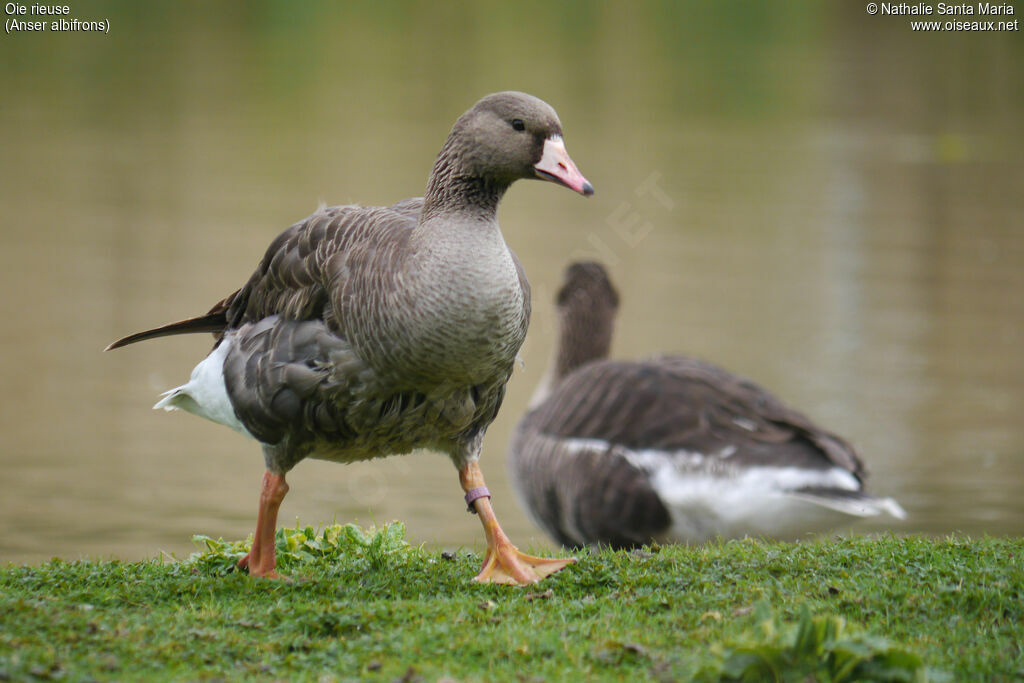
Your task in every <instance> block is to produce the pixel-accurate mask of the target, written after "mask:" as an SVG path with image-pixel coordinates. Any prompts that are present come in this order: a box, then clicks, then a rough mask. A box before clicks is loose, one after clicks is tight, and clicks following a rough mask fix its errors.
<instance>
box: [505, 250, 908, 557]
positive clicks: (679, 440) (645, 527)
mask: <svg viewBox="0 0 1024 683" xmlns="http://www.w3.org/2000/svg"><path fill="white" fill-rule="evenodd" d="M556 303H557V309H558V318H559V340H558V344H557V348H556V350H555V355H554V360H553V362H552V363H551V364H550V366H549V368H548V371H547V374H546V376H545V378H544V379H543V380H542V381H541V383H540V385H539V386H538V388H537V390H536V392H535V395H534V398H533V399H532V401H531V407H530V409H529V411H528V412H527V414H526V415H525V416H523V418H522V419H521V420H520V421H519V422H518V424H517V425H516V428H515V429H514V431H513V435H512V438H511V440H510V445H509V450H508V461H507V465H508V469H509V473H510V476H511V480H512V484H513V489H514V490H515V492H516V495H517V497H518V498H519V502H520V504H521V505H522V506H523V508H524V509H525V510H526V512H527V513H528V514H529V515H530V516H531V517H532V518H533V519H534V521H535V522H536V523H537V524H538V525H539V526H540V527H542V528H543V529H545V530H546V531H547V533H548V534H549V535H550V536H551V537H552V538H553V539H554V540H555V541H556V542H558V543H560V544H562V545H564V546H570V547H580V546H596V545H604V546H611V547H614V548H632V547H638V546H640V545H643V544H647V543H651V542H657V543H688V544H697V543H703V542H705V541H707V540H709V539H712V538H716V537H721V538H723V539H732V538H742V537H745V536H764V537H771V538H776V539H780V540H794V539H798V538H800V537H801V536H804V535H806V534H809V533H814V532H820V531H825V530H827V529H829V528H831V527H833V526H834V525H837V524H840V523H842V522H844V521H846V520H852V519H855V518H858V517H868V516H873V515H879V514H882V513H888V514H890V515H892V516H893V517H896V518H898V519H903V518H905V516H906V513H905V512H904V511H903V508H902V507H900V505H899V504H898V503H897V502H896V501H895V500H893V499H891V498H874V497H872V496H870V495H868V494H867V493H865V491H864V483H863V482H864V478H865V469H864V465H863V463H862V462H861V460H860V458H859V457H858V456H857V453H856V451H854V449H853V448H852V447H851V446H850V444H848V443H847V442H846V441H844V440H843V439H841V438H840V437H838V436H836V435H834V434H832V433H830V432H827V431H825V430H823V429H821V428H820V427H818V426H816V425H815V424H814V423H812V422H811V421H810V420H809V419H808V418H806V417H805V416H804V415H802V414H800V413H799V412H796V411H795V410H793V409H791V408H789V407H787V406H786V405H785V404H784V403H782V401H780V400H779V399H777V398H776V397H775V396H773V395H772V394H770V393H768V392H767V391H766V390H764V389H762V388H761V387H760V386H758V385H757V384H754V383H753V382H751V381H750V380H747V379H744V378H742V377H737V376H736V375H733V374H732V373H729V372H727V371H726V370H723V369H721V368H719V367H716V366H714V365H712V364H710V363H707V362H704V361H701V360H696V359H693V358H688V357H684V356H678V355H676V356H670V355H665V356H660V357H655V358H652V359H649V360H643V361H635V362H634V361H622V360H609V359H608V352H609V348H610V346H611V341H612V332H613V327H614V324H615V315H616V312H617V310H618V305H619V297H618V293H617V292H616V290H615V288H614V286H613V285H612V283H611V281H610V280H609V278H608V274H607V272H606V271H605V269H604V267H603V266H602V265H600V264H598V263H592V262H587V263H574V264H572V265H570V266H569V267H568V268H567V270H566V272H565V278H564V282H563V284H562V286H561V288H560V290H559V292H558V295H557V299H556Z"/></svg>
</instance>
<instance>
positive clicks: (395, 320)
mask: <svg viewBox="0 0 1024 683" xmlns="http://www.w3.org/2000/svg"><path fill="white" fill-rule="evenodd" d="M515 121H519V122H522V125H523V128H524V129H523V130H520V129H519V128H518V125H519V124H516V125H515V126H513V125H511V124H512V122H515ZM561 132H562V131H561V125H560V123H559V121H558V118H557V116H556V115H555V112H554V110H553V109H551V107H549V106H548V105H547V104H546V103H544V102H542V101H541V100H539V99H537V98H534V97H532V96H529V95H525V94H523V93H512V92H509V93H498V94H495V95H491V96H488V97H485V98H484V99H482V100H481V101H480V102H478V103H477V104H476V106H474V107H473V108H472V109H470V110H469V111H468V112H466V113H465V114H464V115H463V116H462V117H460V118H459V120H458V121H457V122H456V123H455V125H454V127H453V128H452V131H451V133H450V135H449V137H448V140H447V142H446V143H445V145H444V147H443V149H442V150H441V152H440V153H439V155H438V157H437V161H436V163H435V164H434V168H433V170H432V172H431V175H430V179H429V182H428V185H427V192H426V195H425V197H424V198H423V199H410V200H405V201H403V202H400V203H398V204H395V205H394V206H391V207H361V206H338V207H330V208H325V209H322V210H319V211H317V212H316V213H314V214H313V215H311V216H309V217H308V218H306V219H305V220H303V221H300V222H298V223H296V224H295V225H293V226H292V227H290V228H288V229H287V230H285V231H284V232H283V233H281V235H279V236H278V237H277V238H276V239H275V240H274V241H273V242H272V243H271V245H270V246H269V248H268V249H267V251H266V254H265V255H264V257H263V259H262V261H261V262H260V264H259V266H258V268H257V269H256V271H255V272H254V273H253V274H252V276H251V277H250V278H249V281H248V282H247V283H246V284H245V285H244V286H243V287H241V288H240V289H239V290H238V291H237V292H235V293H234V294H232V295H230V296H228V297H227V298H225V299H224V300H222V301H221V302H219V303H218V304H217V305H215V306H214V307H213V308H212V309H211V310H210V311H209V312H208V313H207V314H206V315H203V316H199V317H198V318H194V319H190V320H186V321H182V322H180V323H172V324H171V325H166V326H163V327H161V328H156V329H154V330H149V331H146V332H142V333H138V334H135V335H131V336H129V337H125V338H124V339H122V340H119V341H118V342H115V343H114V344H111V346H110V347H109V348H117V347H119V346H124V345H125V344H129V343H133V342H136V341H141V340H143V339H150V338H154V337H158V336H164V335H168V334H178V333H185V332H214V333H215V334H216V335H217V343H218V344H230V349H229V350H228V351H227V353H226V356H225V358H224V360H223V379H224V384H225V387H226V391H227V395H228V397H229V398H230V403H231V408H232V409H233V412H234V415H235V416H236V417H237V419H238V421H240V423H241V425H242V427H244V430H245V431H247V432H248V433H250V434H251V435H252V436H254V437H255V438H256V439H258V440H259V441H260V442H261V443H262V444H263V445H264V450H265V454H266V460H267V467H268V470H270V471H271V472H278V473H283V472H286V471H287V470H288V469H290V468H291V467H293V466H294V465H295V464H296V463H297V462H298V461H300V460H301V459H303V458H304V457H316V458H324V459H329V460H337V461H344V462H349V461H354V460H362V459H366V458H371V457H377V456H384V455H389V454H397V453H407V452H409V451H410V450H412V449H414V448H418V447H425V448H432V449H437V450H441V451H443V452H446V453H448V454H450V455H451V456H452V458H453V460H454V461H455V463H456V465H461V464H462V463H464V462H466V461H468V460H471V459H474V458H476V457H477V456H478V454H479V450H480V444H481V440H482V437H483V433H484V431H485V430H486V428H487V426H488V425H489V424H490V423H491V421H493V419H494V417H495V415H496V414H497V411H498V408H499V407H500V405H501V402H502V398H503V396H504V391H505V389H504V388H505V383H506V382H507V380H508V378H509V375H510V373H511V371H512V366H513V361H514V359H515V357H516V353H517V352H518V350H519V347H520V346H521V344H522V342H523V339H524V337H525V335H526V328H527V324H528V321H529V316H530V289H529V285H528V283H527V280H526V277H525V274H524V273H523V269H522V267H521V265H520V264H519V261H518V260H517V259H516V257H515V256H514V255H513V254H512V252H511V251H510V250H509V249H508V247H507V245H506V244H505V241H504V238H503V237H502V234H501V230H500V228H499V227H498V223H497V220H496V211H497V206H498V202H499V200H500V199H501V197H502V195H503V194H504V192H505V190H506V189H507V188H508V186H509V185H510V184H511V183H512V182H513V181H515V180H517V179H520V178H531V177H537V176H538V175H540V174H539V172H538V171H536V170H535V168H534V166H535V165H536V164H537V163H538V161H539V160H540V159H541V157H542V155H543V154H544V150H545V143H546V141H548V140H550V139H553V138H556V139H558V140H559V141H560V139H561ZM563 149H564V148H563ZM566 158H567V157H566ZM573 170H574V171H575V169H573ZM576 173H577V174H578V172H576ZM579 178H580V180H579V182H578V183H577V185H578V187H574V188H573V189H577V191H580V192H581V193H583V194H590V193H592V192H593V189H592V188H591V187H590V185H589V183H586V182H585V180H584V179H582V176H579ZM544 179H548V180H551V179H554V180H556V181H557V182H561V183H562V184H569V183H568V182H566V181H565V180H564V179H562V178H549V177H546V176H545V178H544ZM571 180H572V179H571V178H570V181H571ZM580 183H582V184H580ZM197 371H198V368H197ZM194 377H195V376H194ZM197 381H198V380H197ZM177 391H178V392H179V394H178V395H172V396H170V397H169V398H167V399H165V401H163V402H161V405H162V406H163V407H177V408H183V409H186V410H191V411H192V412H199V413H200V414H203V413H202V411H200V410H198V409H196V406H195V405H194V404H195V403H196V402H197V401H196V399H195V398H194V397H190V388H189V385H185V386H184V387H181V388H179V389H178V390H177ZM205 416H207V417H210V415H205ZM211 419H216V418H213V417H211ZM236 428H237V427H236Z"/></svg>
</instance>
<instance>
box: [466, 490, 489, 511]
mask: <svg viewBox="0 0 1024 683" xmlns="http://www.w3.org/2000/svg"><path fill="white" fill-rule="evenodd" d="M490 497H491V492H490V491H488V490H487V487H486V486H478V487H476V488H475V489H470V490H468V491H466V506H467V508H468V510H469V512H472V513H473V514H476V510H475V509H474V508H473V501H475V500H476V499H477V498H490Z"/></svg>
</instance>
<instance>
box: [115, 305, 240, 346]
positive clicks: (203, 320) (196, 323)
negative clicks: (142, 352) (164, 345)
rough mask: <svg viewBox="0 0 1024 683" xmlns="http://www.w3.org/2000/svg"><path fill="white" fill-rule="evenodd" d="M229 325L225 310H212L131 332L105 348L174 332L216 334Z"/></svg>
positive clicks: (125, 344) (164, 335) (169, 334)
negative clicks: (195, 316) (174, 321)
mask: <svg viewBox="0 0 1024 683" xmlns="http://www.w3.org/2000/svg"><path fill="white" fill-rule="evenodd" d="M227 325H228V320H227V315H226V314H225V311H223V310H221V311H216V312H213V311H211V312H210V313H207V314H206V315H201V316H199V317H197V318H189V319H188V320H180V321H178V322H176V323H168V324H167V325H161V326H160V327H155V328H153V329H152V330H146V331H145V332H136V333H135V334H129V335H128V336H127V337H123V338H121V339H118V340H117V341H116V342H114V343H113V344H111V345H110V346H108V347H107V348H105V349H103V350H104V351H110V350H112V349H119V348H121V347H122V346H128V345H129V344H134V343H135V342H140V341H145V340H146V339H156V338H157V337H169V336H171V335H172V334H192V333H194V332H213V333H214V334H216V333H218V332H223V331H224V328H226V327H227Z"/></svg>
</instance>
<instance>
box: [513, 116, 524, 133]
mask: <svg viewBox="0 0 1024 683" xmlns="http://www.w3.org/2000/svg"><path fill="white" fill-rule="evenodd" d="M512 127H513V128H515V129H516V130H526V124H525V123H523V120H522V119H512Z"/></svg>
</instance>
